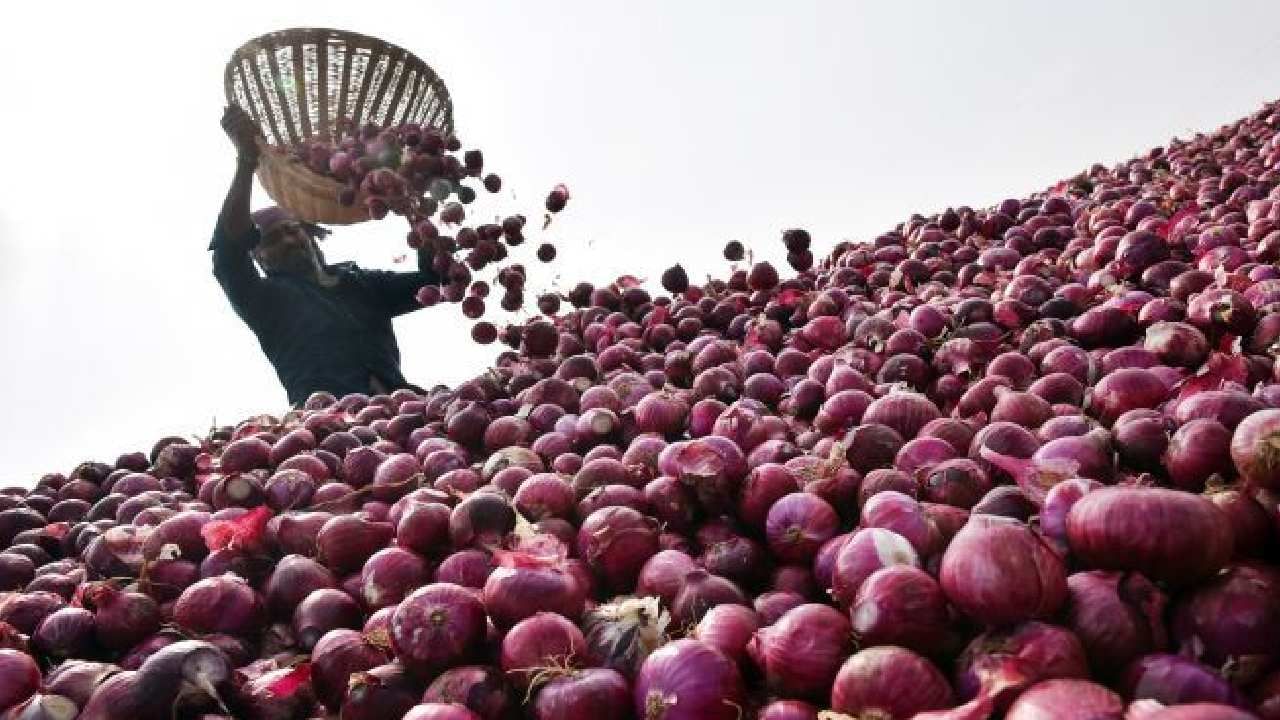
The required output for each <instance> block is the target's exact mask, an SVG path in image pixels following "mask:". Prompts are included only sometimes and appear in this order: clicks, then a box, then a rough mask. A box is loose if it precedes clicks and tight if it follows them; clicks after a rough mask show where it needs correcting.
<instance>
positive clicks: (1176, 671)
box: [1120, 653, 1245, 707]
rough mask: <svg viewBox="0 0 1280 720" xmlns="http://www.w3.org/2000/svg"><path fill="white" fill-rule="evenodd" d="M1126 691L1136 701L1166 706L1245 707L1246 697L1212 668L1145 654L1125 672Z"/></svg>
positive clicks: (1178, 659)
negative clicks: (1216, 704) (1216, 705)
mask: <svg viewBox="0 0 1280 720" xmlns="http://www.w3.org/2000/svg"><path fill="white" fill-rule="evenodd" d="M1120 684H1121V687H1122V688H1123V689H1124V694H1125V695H1126V696H1127V697H1130V698H1132V699H1134V700H1144V699H1151V700H1156V701H1159V702H1162V703H1164V704H1166V705H1179V704H1182V703H1194V702H1213V703H1223V704H1226V705H1235V706H1238V707H1245V703H1244V699H1243V698H1242V697H1241V696H1240V694H1239V693H1238V692H1237V691H1236V690H1235V688H1233V687H1231V684H1230V683H1228V682H1227V681H1226V680H1224V679H1223V678H1222V676H1220V675H1218V674H1217V673H1215V672H1213V670H1211V669H1209V668H1207V667H1205V666H1204V665H1201V664H1200V663H1197V662H1196V661H1194V660H1189V659H1187V658H1183V657H1178V656H1177V655H1165V654H1160V653H1157V654H1152V655H1145V656H1143V657H1141V658H1139V659H1137V660H1135V661H1133V663H1132V664H1130V666H1129V667H1128V669H1126V670H1125V671H1124V676H1123V677H1122V678H1121V681H1120Z"/></svg>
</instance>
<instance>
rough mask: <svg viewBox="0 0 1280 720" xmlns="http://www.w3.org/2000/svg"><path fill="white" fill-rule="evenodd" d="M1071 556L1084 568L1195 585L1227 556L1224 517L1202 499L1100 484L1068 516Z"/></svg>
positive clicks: (1228, 543)
mask: <svg viewBox="0 0 1280 720" xmlns="http://www.w3.org/2000/svg"><path fill="white" fill-rule="evenodd" d="M1067 541H1068V543H1069V545H1070V547H1071V554H1072V556H1073V557H1074V558H1076V559H1077V560H1078V561H1079V562H1081V563H1083V564H1084V565H1085V566H1086V567H1090V568H1097V569H1102V570H1136V571H1138V572H1141V573H1142V574H1143V575H1145V576H1146V577H1148V578H1150V579H1151V580H1156V581H1160V582H1166V583H1170V584H1173V585H1176V586H1185V585H1189V584H1193V583H1195V582H1198V581H1200V580H1203V579H1204V578H1206V577H1208V576H1210V575H1212V574H1213V573H1214V572H1217V571H1218V570H1219V569H1220V568H1222V567H1223V566H1224V565H1226V563H1227V560H1228V559H1229V558H1230V557H1231V551H1232V535H1231V528H1230V526H1228V525H1227V521H1226V516H1225V515H1224V514H1223V513H1222V511H1221V510H1219V509H1218V508H1217V507H1215V506H1214V505H1213V503H1210V502H1209V501H1208V500H1205V499H1204V498H1202V497H1199V496H1196V495H1191V494H1189V493H1184V492H1178V491H1175V490H1165V489H1161V488H1103V489H1102V490H1097V491H1094V492H1091V493H1088V494H1086V495H1085V496H1084V497H1082V498H1080V500H1079V501H1078V502H1076V503H1075V505H1074V506H1073V507H1072V508H1071V512H1070V513H1069V514H1068V515H1067Z"/></svg>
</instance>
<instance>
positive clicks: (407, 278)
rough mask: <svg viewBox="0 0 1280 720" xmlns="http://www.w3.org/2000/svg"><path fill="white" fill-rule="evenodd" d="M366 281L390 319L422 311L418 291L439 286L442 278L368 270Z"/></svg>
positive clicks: (421, 273) (433, 274) (422, 274)
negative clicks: (430, 286)
mask: <svg viewBox="0 0 1280 720" xmlns="http://www.w3.org/2000/svg"><path fill="white" fill-rule="evenodd" d="M364 275H365V279H366V280H367V281H368V284H369V288H370V289H371V291H372V292H373V297H374V302H375V303H377V305H378V307H380V308H381V309H382V310H383V311H384V312H386V313H387V315H388V316H390V317H398V316H400V315H404V314H405V313H409V312H413V311H414V310H420V309H421V308H422V304H421V303H419V302H418V290H419V289H421V288H422V287H423V286H424V285H438V284H440V278H439V277H438V276H437V275H436V274H435V273H431V272H423V271H421V270H419V271H418V272H391V271H390V270H366V271H364Z"/></svg>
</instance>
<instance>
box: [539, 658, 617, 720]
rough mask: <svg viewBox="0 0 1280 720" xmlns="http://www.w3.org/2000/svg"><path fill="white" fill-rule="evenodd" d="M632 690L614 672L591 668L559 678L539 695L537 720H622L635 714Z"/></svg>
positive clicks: (548, 684) (540, 691)
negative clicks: (619, 719) (580, 719)
mask: <svg viewBox="0 0 1280 720" xmlns="http://www.w3.org/2000/svg"><path fill="white" fill-rule="evenodd" d="M631 708H632V697H631V689H630V687H629V686H628V685H627V680H626V678H624V677H622V675H620V674H618V673H617V672H615V671H613V670H608V669H600V668H590V669H587V670H580V671H573V672H571V673H569V674H567V675H565V676H563V677H557V678H555V679H554V680H552V681H551V682H549V683H547V684H546V685H545V686H544V687H543V688H542V689H541V690H539V691H538V696H537V698H536V699H535V700H534V701H533V710H532V714H533V717H534V718H535V720H560V718H584V717H585V718H622V717H627V716H628V715H629V714H630V713H631Z"/></svg>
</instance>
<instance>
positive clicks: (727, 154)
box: [0, 0, 1280, 486]
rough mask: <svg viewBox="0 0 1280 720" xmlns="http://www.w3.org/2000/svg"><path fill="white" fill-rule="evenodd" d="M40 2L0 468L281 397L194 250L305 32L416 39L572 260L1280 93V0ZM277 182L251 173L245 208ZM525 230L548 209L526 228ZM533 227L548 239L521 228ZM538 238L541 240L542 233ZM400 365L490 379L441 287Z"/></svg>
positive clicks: (983, 178) (1071, 160)
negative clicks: (280, 50)
mask: <svg viewBox="0 0 1280 720" xmlns="http://www.w3.org/2000/svg"><path fill="white" fill-rule="evenodd" d="M374 7H375V6H372V5H368V4H361V3H355V2H350V1H349V0H348V1H347V2H317V1H315V0H311V1H308V2H277V1H275V0H273V1H272V2H270V3H262V2H254V3H248V2H244V3H240V2H228V1H224V2H218V3H165V4H164V5H160V4H159V3H156V4H154V6H153V5H151V4H148V5H146V6H143V5H140V4H136V3H87V2H86V3H63V2H39V3H23V4H22V5H21V7H20V9H11V10H10V11H7V12H6V26H7V27H8V32H6V34H5V36H6V41H5V43H3V44H0V87H3V88H4V99H5V109H4V110H3V111H2V112H0V138H3V142H4V146H5V149H4V170H3V172H0V337H2V338H3V340H4V342H3V347H0V383H2V384H0V388H2V393H0V404H2V405H3V407H4V413H3V420H0V486H3V485H10V484H18V485H30V484H32V483H33V482H34V481H35V480H36V478H37V477H38V476H39V474H40V473H43V472H48V471H63V472H66V471H69V470H70V469H71V468H72V467H74V466H75V465H76V464H77V463H78V462H80V461H82V460H87V459H101V460H105V461H108V462H110V461H113V460H114V459H115V457H116V456H117V455H118V454H120V453H121V452H125V451H130V450H135V449H141V450H144V451H145V450H148V449H149V448H150V445H151V443H152V442H153V441H155V440H156V439H158V438H159V437H161V436H162V435H166V434H192V433H200V432H202V431H204V430H206V429H207V428H208V427H209V426H210V424H211V422H212V421H213V419H214V418H217V420H218V421H219V422H220V423H231V422H234V421H236V420H238V419H240V418H243V417H245V416H247V415H249V414H253V413H258V412H275V413H279V412H281V411H283V409H284V408H285V396H284V391H283V390H282V389H281V388H280V387H279V385H278V384H277V381H276V378H275V374H274V372H273V371H272V370H271V367H270V365H269V364H268V363H267V361H266V359H265V358H264V357H263V356H262V355H261V352H260V350H259V348H258V346H257V343H256V341H255V339H254V337H253V335H252V334H251V333H250V332H249V331H248V329H246V328H245V327H244V326H243V325H242V324H241V323H240V321H239V319H238V318H237V317H236V316H235V315H234V314H233V313H232V312H231V310H230V308H229V307H228V306H227V304H226V301H225V299H224V297H223V296H222V294H221V291H220V289H219V288H218V286H217V284H216V283H215V282H214V280H213V278H212V276H211V274H210V258H209V254H208V253H207V252H206V251H205V245H206V244H207V242H208V236H209V233H210V231H211V229H212V225H213V222H214V219H215V217H216V215H217V211H218V207H219V205H220V203H221V201H222V197H223V195H224V193H225V188H226V184H227V182H228V181H229V179H230V177H231V174H232V170H233V152H232V150H231V147H230V145H229V143H228V142H227V140H226V138H225V137H224V136H223V134H222V131H221V130H220V128H219V127H218V119H219V116H220V114H221V111H222V107H223V96H222V89H221V88H222V71H223V64H224V63H225V62H226V60H227V58H228V57H229V55H230V53H231V51H232V50H234V49H235V48H236V47H237V46H238V45H239V44H241V43H242V42H243V41H245V40H247V39H249V38H251V37H253V36H256V35H258V34H261V33H263V32H267V31H271V30H277V29H282V28H286V27H295V26H303V25H311V26H329V27H339V28H344V29H350V30H356V31H358V32H363V33H366V34H370V35H374V36H377V37H380V38H383V39H385V40H388V41H390V42H393V43H396V44H398V45H401V46H403V47H406V48H408V49H410V50H412V51H413V52H415V53H416V54H418V55H419V56H420V57H422V58H423V59H425V60H426V61H427V62H428V63H429V64H431V65H432V66H433V67H434V68H435V69H436V70H437V71H438V72H439V73H440V74H441V75H442V76H443V77H444V78H445V80H446V82H447V84H448V87H449V90H450V92H451V94H452V96H453V99H454V105H455V110H456V121H457V126H458V130H459V135H460V137H461V138H462V140H463V143H464V146H466V147H480V148H482V149H483V150H484V153H485V157H486V161H487V164H488V168H489V169H492V170H495V171H497V172H499V173H500V174H501V175H502V176H503V178H504V181H505V187H506V188H510V189H514V190H515V191H516V192H517V193H518V195H517V196H515V197H513V196H512V195H511V194H510V193H506V192H505V191H504V195H503V196H502V197H501V198H498V200H499V201H500V202H499V203H497V205H495V206H494V207H499V206H500V207H502V208H505V210H506V211H507V212H515V211H523V212H525V213H526V214H528V215H530V217H531V218H535V217H540V213H536V211H537V209H538V206H539V205H540V204H541V201H542V198H543V197H544V196H545V194H546V192H547V190H548V189H550V188H551V187H552V186H553V185H554V184H555V183H558V182H565V183H567V184H568V185H569V187H570V189H571V191H572V193H573V197H572V199H571V200H570V202H569V207H568V209H567V210H566V211H565V212H564V213H562V214H561V216H560V217H559V218H558V219H557V221H556V222H555V224H554V225H553V226H552V227H551V229H550V231H549V232H548V233H547V239H550V240H551V241H553V242H555V243H557V244H558V246H559V248H560V255H561V258H562V260H561V261H560V262H559V263H558V264H557V266H556V268H557V270H558V271H559V272H560V273H562V275H563V277H564V279H565V280H566V281H576V280H579V279H589V280H592V281H595V282H597V283H601V282H608V281H609V280H611V279H612V278H614V277H616V276H617V275H618V274H619V273H621V272H624V271H625V272H633V273H635V274H637V275H640V276H645V277H649V278H651V279H653V280H654V281H655V282H656V278H657V276H658V274H659V273H660V272H661V271H662V269H663V268H665V267H667V266H668V265H670V264H671V263H672V262H674V261H676V260H678V261H680V262H682V263H683V264H684V265H685V267H686V268H687V269H688V270H689V273H690V275H691V277H693V278H695V279H696V278H699V277H702V276H704V275H705V274H706V273H708V272H714V273H716V274H723V272H724V271H725V269H726V268H725V264H724V262H723V261H722V260H719V259H718V258H719V253H720V249H721V247H722V246H723V244H724V242H725V241H726V240H727V239H730V238H739V239H742V240H744V241H746V242H747V243H748V244H749V245H750V246H752V247H754V249H755V250H756V254H757V256H758V257H765V258H768V259H771V260H773V261H774V262H775V263H776V264H777V265H778V266H779V267H782V266H783V265H784V263H783V259H782V255H783V253H782V252H781V243H779V242H778V237H779V232H780V230H782V229H783V228H785V227H791V226H802V227H805V228H808V229H809V230H810V231H811V232H812V233H813V235H814V238H815V245H816V247H815V249H816V250H818V251H825V250H826V249H829V248H830V247H831V246H832V245H833V244H834V243H835V242H837V241H839V240H840V239H843V238H850V239H866V238H868V237H871V236H874V234H876V233H878V232H880V231H882V230H884V229H887V228H889V227H891V226H892V225H893V224H894V223H896V222H898V221H899V220H902V219H905V218H906V217H907V215H908V214H909V213H911V212H916V211H919V212H933V211H937V210H940V209H942V208H944V207H946V206H948V205H960V204H969V205H974V206H980V205H989V204H992V203H994V202H997V201H998V200H1000V199H1001V198H1002V197H1004V196H1006V195H1010V194H1013V195H1025V194H1026V193H1028V192H1031V191H1034V190H1038V189H1043V188H1045V187H1046V186H1048V185H1051V184H1052V183H1054V182H1055V181H1056V180H1058V179H1060V178H1062V177H1065V176H1068V175H1071V174H1074V173H1076V172H1078V171H1080V170H1082V169H1084V168H1086V167H1087V166H1088V165H1089V164H1091V163H1092V162H1094V161H1100V162H1106V163H1112V162H1115V161H1117V160H1120V159H1124V158H1127V157H1130V156H1132V155H1134V154H1137V153H1140V152H1144V151H1145V150H1147V149H1148V148H1150V147H1151V146H1153V145H1156V144H1160V143H1164V142H1166V141H1167V140H1168V139H1169V138H1170V137H1172V136H1174V135H1187V134H1190V133H1194V132H1196V131H1203V130H1212V129H1215V128H1216V127H1218V126H1219V125H1220V124H1222V123H1224V122H1228V121H1231V120H1233V119H1235V118H1238V117H1240V116H1242V115H1244V114H1247V113H1249V112H1251V111H1253V110H1254V109H1256V108H1257V107H1258V106H1260V105H1261V104H1262V103H1263V102H1265V101H1267V100H1269V99H1272V98H1274V97H1277V96H1280V76H1277V74H1276V72H1275V68H1276V67H1280V3H1275V2H1265V1H1258V2H1224V1H1219V2H1215V3H1213V4H1212V11H1211V12H1210V11H1209V7H1210V6H1209V5H1206V4H1205V3H1202V2H1167V1H1150V2H1123V3H1116V2H1104V1H1088V0H1086V1H1083V2H1074V3H1069V4H1065V5H1064V4H1061V3H1053V4H1050V3H1018V2H965V3H954V2H894V3H890V2H882V3H861V2H837V1H835V0H832V1H831V2H825V3H817V2H799V1H796V2H787V3H778V2H754V1H748V0H733V1H732V2H729V1H727V0H726V1H724V2H707V1H693V0H651V1H650V2H646V3H634V2H622V1H621V0H592V1H590V2H586V1H584V2H573V3H571V2H552V1H549V0H539V1H538V2H519V1H516V0H510V1H505V2H449V3H446V2H430V1H428V0H413V1H412V2H382V3H378V4H377V5H376V8H377V9H376V10H375V9H374ZM266 202H267V198H266V196H265V194H264V193H262V191H261V190H260V189H259V190H257V191H256V194H255V206H259V205H262V204H265V203H266ZM533 222H534V223H536V222H537V221H536V219H535V220H534V221H533ZM404 230H405V227H404V226H403V224H402V221H400V220H398V219H391V220H386V221H383V222H382V223H377V224H368V225H366V226H361V227H358V228H353V229H339V230H338V232H337V233H336V235H335V237H334V238H332V239H331V240H329V241H328V242H327V244H326V246H325V251H326V254H327V255H328V258H329V260H330V261H336V260H344V259H354V260H356V261H357V262H359V263H360V264H361V265H363V266H365V267H388V268H395V267H398V266H397V265H395V264H394V263H393V260H392V259H393V258H394V257H395V256H397V255H399V254H401V253H402V252H403V251H404V250H403V235H404ZM529 234H530V235H531V236H533V238H534V240H535V243H534V244H536V241H537V240H540V239H542V238H540V237H539V236H538V234H537V233H529ZM525 249H526V250H530V249H531V248H530V247H529V246H526V248H525ZM397 332H398V334H399V338H400V343H401V348H402V351H403V355H404V371H405V374H406V376H407V377H408V378H409V379H410V380H411V381H413V382H416V383H418V384H420V385H424V386H430V385H431V384H433V383H436V382H447V383H456V382H459V381H461V380H464V379H466V378H468V377H471V376H473V375H475V374H476V373H477V372H478V371H480V370H481V369H482V368H483V367H484V365H485V363H486V362H488V361H489V360H491V359H492V357H493V356H494V354H495V352H496V350H494V349H493V348H492V347H491V348H481V347H477V346H475V345H473V344H472V343H471V342H470V340H469V339H468V324H467V323H466V322H464V321H463V319H462V317H461V314H460V313H458V311H457V309H456V308H454V307H438V308H435V309H431V310H424V311H421V312H418V313H415V314H412V315H409V316H407V317H405V318H404V319H402V320H400V321H397Z"/></svg>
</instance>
